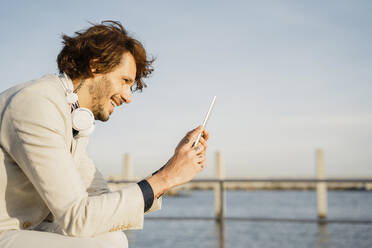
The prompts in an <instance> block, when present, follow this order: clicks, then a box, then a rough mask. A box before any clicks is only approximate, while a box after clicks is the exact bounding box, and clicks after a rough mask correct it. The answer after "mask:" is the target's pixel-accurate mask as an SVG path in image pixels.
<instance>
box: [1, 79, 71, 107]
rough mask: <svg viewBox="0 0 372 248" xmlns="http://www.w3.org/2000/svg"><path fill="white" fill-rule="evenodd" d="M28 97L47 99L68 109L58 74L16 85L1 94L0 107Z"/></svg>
mask: <svg viewBox="0 0 372 248" xmlns="http://www.w3.org/2000/svg"><path fill="white" fill-rule="evenodd" d="M28 99H33V100H36V101H37V100H38V99H46V100H48V101H50V102H53V103H54V104H56V105H59V106H60V107H61V108H66V109H67V110H68V104H67V102H66V98H65V92H64V89H63V86H62V84H61V82H60V81H59V78H58V76H57V75H54V74H48V75H45V76H43V77H41V78H39V79H35V80H32V81H29V82H26V83H22V84H19V85H16V86H14V87H12V88H9V89H7V90H6V91H4V92H2V93H1V94H0V109H4V108H7V107H8V106H9V105H10V104H12V103H14V102H19V101H23V102H24V101H26V100H28Z"/></svg>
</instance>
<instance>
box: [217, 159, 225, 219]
mask: <svg viewBox="0 0 372 248" xmlns="http://www.w3.org/2000/svg"><path fill="white" fill-rule="evenodd" d="M223 162H224V161H223V157H222V153H221V152H216V178H217V179H219V180H223V179H225V168H224V163H223ZM215 210H216V220H217V221H218V222H223V218H224V211H225V192H224V184H223V182H222V181H220V182H219V183H217V184H216V185H215Z"/></svg>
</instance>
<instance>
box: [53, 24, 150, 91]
mask: <svg viewBox="0 0 372 248" xmlns="http://www.w3.org/2000/svg"><path fill="white" fill-rule="evenodd" d="M92 25H93V26H91V27H89V28H88V29H86V30H82V31H78V32H75V36H72V37H70V36H67V35H65V34H63V35H62V39H63V42H62V43H63V45H64V46H63V48H62V50H61V52H60V53H59V54H58V57H57V64H58V69H59V72H60V73H63V72H65V73H66V74H67V75H68V76H69V77H70V78H71V79H73V80H74V79H86V78H90V77H93V73H92V71H91V69H92V68H94V69H96V73H108V72H111V71H112V70H113V69H114V68H115V67H116V66H117V65H119V64H120V60H121V57H122V55H123V53H124V52H130V53H131V54H132V55H133V57H134V59H135V61H136V67H137V72H136V78H135V88H134V89H133V91H135V90H140V91H142V89H143V88H144V87H146V84H145V83H144V82H143V78H146V77H148V76H150V74H151V73H152V71H153V70H154V69H153V67H152V63H153V62H154V60H155V58H147V54H146V50H145V48H144V47H143V45H142V44H141V42H139V41H138V40H136V39H134V38H133V37H131V36H129V35H128V32H127V31H126V30H125V28H124V27H123V26H122V25H121V24H120V22H117V21H111V20H108V21H103V22H101V24H92Z"/></svg>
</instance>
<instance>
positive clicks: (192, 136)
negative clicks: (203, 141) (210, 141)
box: [186, 126, 204, 146]
mask: <svg viewBox="0 0 372 248" xmlns="http://www.w3.org/2000/svg"><path fill="white" fill-rule="evenodd" d="M203 130H204V127H203V126H198V127H197V128H195V129H194V130H192V131H191V132H189V133H188V134H187V136H186V138H187V139H189V140H190V141H191V142H190V143H189V144H190V146H192V145H193V144H194V142H195V140H196V137H197V136H198V135H199V134H200V133H201V132H202V131H203Z"/></svg>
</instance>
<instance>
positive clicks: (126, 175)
mask: <svg viewBox="0 0 372 248" xmlns="http://www.w3.org/2000/svg"><path fill="white" fill-rule="evenodd" d="M122 177H123V180H133V161H132V155H131V154H130V153H125V154H124V159H123V175H122Z"/></svg>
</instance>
